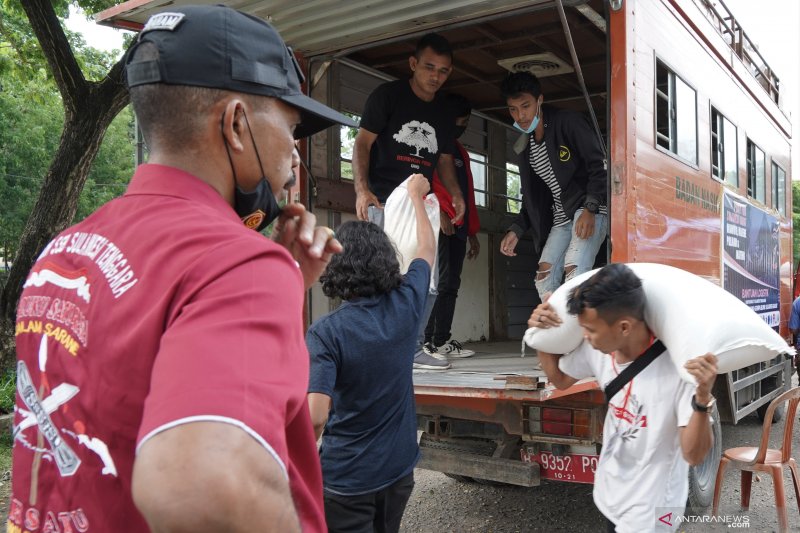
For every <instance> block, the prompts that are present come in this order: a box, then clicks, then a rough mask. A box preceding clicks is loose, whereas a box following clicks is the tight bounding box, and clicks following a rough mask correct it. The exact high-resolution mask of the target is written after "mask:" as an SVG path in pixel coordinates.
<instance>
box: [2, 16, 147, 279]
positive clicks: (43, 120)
mask: <svg viewBox="0 0 800 533" xmlns="http://www.w3.org/2000/svg"><path fill="white" fill-rule="evenodd" d="M2 9H3V11H2V14H3V25H2V33H0V38H2V39H3V41H4V43H5V44H6V46H5V47H3V46H2V44H0V72H2V73H3V77H2V80H3V82H2V90H0V116H2V117H3V120H2V121H0V205H2V206H3V209H2V210H0V258H1V259H2V260H0V269H7V268H8V263H9V262H10V261H12V260H13V258H14V256H15V255H16V253H17V244H18V243H19V240H20V237H21V235H22V231H23V229H24V227H25V223H26V221H27V219H28V217H29V215H30V213H31V210H32V209H33V205H34V202H35V201H36V197H37V196H38V194H39V189H40V188H41V184H42V180H43V179H44V176H45V174H46V173H47V170H48V167H49V166H50V162H51V159H52V157H53V154H54V153H55V151H56V149H57V147H58V143H59V138H60V136H61V131H62V129H63V127H64V108H63V104H62V101H61V96H60V94H59V91H58V88H57V87H56V84H55V82H54V80H53V78H52V76H51V75H50V74H49V72H48V70H47V68H46V65H45V62H44V58H43V56H42V54H41V50H39V49H38V48H37V47H36V46H33V45H34V44H35V43H36V39H35V38H34V37H33V36H32V35H30V28H29V27H28V28H27V29H26V25H25V20H24V16H22V15H21V14H19V13H16V12H15V11H13V9H9V8H7V7H6V5H5V4H3V7H2ZM67 37H68V39H69V41H70V44H71V46H72V48H73V50H74V51H75V57H76V59H77V60H78V63H79V64H80V65H81V68H82V70H83V71H84V72H85V73H86V75H87V78H90V79H96V80H97V79H102V77H103V76H104V75H105V74H106V73H107V72H108V69H109V68H110V67H111V65H113V64H114V57H113V55H112V54H109V53H108V52H104V51H100V50H96V49H94V48H92V47H89V46H87V45H86V42H85V41H84V39H83V37H82V36H81V35H79V34H75V33H72V32H67ZM12 43H13V44H12ZM23 54H25V56H23ZM133 128H134V124H133V116H132V113H131V111H130V110H129V109H128V108H126V109H125V110H124V111H123V112H122V113H120V114H119V115H118V116H117V117H116V119H114V121H113V122H112V123H111V125H110V126H109V129H108V131H107V132H106V136H105V137H104V139H103V143H102V145H101V147H100V150H99V152H98V155H97V157H96V159H95V160H94V162H93V164H92V169H91V171H90V173H89V176H88V178H87V181H86V185H85V187H84V189H83V191H82V192H81V196H80V198H79V200H78V211H77V214H76V217H75V218H76V220H80V219H83V218H85V217H86V216H87V215H89V214H90V213H91V212H92V211H94V210H95V209H97V207H99V206H100V205H102V204H103V203H105V202H107V201H108V200H110V199H112V198H114V197H115V196H118V195H120V194H122V193H123V192H124V191H125V186H126V184H127V181H128V180H129V179H130V176H131V174H132V171H133V167H134V157H133V154H134V152H133V142H134V141H133V132H134V130H133Z"/></svg>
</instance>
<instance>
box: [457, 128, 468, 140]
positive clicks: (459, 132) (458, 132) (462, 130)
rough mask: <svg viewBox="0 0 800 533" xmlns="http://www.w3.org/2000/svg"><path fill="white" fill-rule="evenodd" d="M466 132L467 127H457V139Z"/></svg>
mask: <svg viewBox="0 0 800 533" xmlns="http://www.w3.org/2000/svg"><path fill="white" fill-rule="evenodd" d="M465 131H467V127H466V126H456V139H458V138H459V137H461V136H462V135H464V132H465Z"/></svg>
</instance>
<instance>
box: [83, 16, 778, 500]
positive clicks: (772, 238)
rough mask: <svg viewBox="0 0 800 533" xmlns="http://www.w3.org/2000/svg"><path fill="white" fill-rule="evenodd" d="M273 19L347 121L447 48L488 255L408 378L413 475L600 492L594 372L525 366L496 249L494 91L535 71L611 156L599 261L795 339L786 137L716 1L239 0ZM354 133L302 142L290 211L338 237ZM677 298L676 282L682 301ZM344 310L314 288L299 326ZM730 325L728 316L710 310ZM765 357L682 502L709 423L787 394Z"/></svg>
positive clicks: (514, 274) (505, 175)
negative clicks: (313, 217) (571, 376)
mask: <svg viewBox="0 0 800 533" xmlns="http://www.w3.org/2000/svg"><path fill="white" fill-rule="evenodd" d="M182 3H189V2H188V1H186V0H131V1H129V2H125V3H123V4H120V5H117V6H115V7H113V8H111V9H109V10H107V11H104V12H102V13H100V14H98V15H97V16H96V19H97V20H98V22H99V23H101V24H107V25H112V26H116V27H121V28H127V29H134V30H136V29H140V28H141V27H142V24H143V23H144V22H145V21H146V20H147V18H148V17H149V15H151V14H153V13H155V12H158V11H165V10H169V9H171V8H173V7H174V6H175V5H180V4H182ZM227 3H228V4H229V5H231V6H232V7H234V8H239V9H243V10H245V11H249V12H251V13H252V14H254V15H256V16H261V17H264V18H266V19H268V20H270V21H271V22H272V23H273V24H274V25H275V26H276V27H277V28H278V30H279V31H280V32H281V35H282V36H283V37H284V39H286V41H287V42H288V43H289V44H290V45H291V46H292V47H293V49H294V50H295V52H296V54H297V56H298V58H299V59H300V61H301V63H302V64H303V65H304V68H305V69H306V73H307V76H306V84H305V89H306V91H307V92H308V94H310V95H311V96H312V97H314V98H317V99H318V100H321V101H323V102H325V103H327V104H328V105H331V106H333V107H335V108H337V109H340V110H341V111H344V112H347V113H350V114H352V115H354V116H356V117H357V116H358V115H360V113H361V111H362V110H363V106H364V102H365V100H366V97H367V95H369V93H370V92H371V91H372V90H373V89H374V88H375V87H376V86H377V85H378V84H380V83H382V82H384V81H386V80H391V79H398V78H404V77H407V76H408V75H409V67H408V57H409V56H410V55H411V54H413V51H414V44H415V42H416V41H417V40H418V38H419V37H420V36H421V35H422V34H424V33H427V32H429V31H436V32H439V33H441V34H442V35H444V36H445V37H446V38H447V39H448V40H449V41H450V42H451V44H452V45H453V50H454V62H453V72H452V73H451V74H450V76H449V78H448V80H447V83H446V85H445V86H444V90H446V91H452V92H457V93H459V94H462V95H463V96H466V97H467V98H468V99H469V100H470V101H471V102H472V103H473V107H474V112H473V115H472V118H471V120H470V125H469V128H468V129H467V131H466V133H465V134H464V135H463V136H462V137H461V141H462V143H463V144H464V145H465V146H466V147H467V149H468V150H469V153H470V158H471V162H470V164H471V168H472V171H473V176H474V180H475V187H476V201H477V204H478V207H479V213H480V220H481V232H480V233H479V235H478V237H479V241H480V243H481V248H482V251H481V255H480V256H479V258H478V259H477V260H476V261H470V262H467V265H466V266H465V269H464V273H463V275H462V286H461V291H460V293H459V304H458V307H457V310H456V319H455V321H454V324H453V334H454V335H456V336H458V337H459V338H462V339H470V340H472V341H476V342H474V343H470V344H469V347H470V348H473V349H475V350H476V352H477V354H476V355H475V357H472V358H469V359H462V360H456V361H454V363H453V367H452V368H451V369H450V370H448V371H444V372H419V373H415V392H416V403H417V412H418V420H419V429H420V432H421V440H420V444H421V447H422V450H423V459H422V463H421V466H422V467H425V468H430V469H434V470H439V471H441V472H444V473H446V474H448V475H450V476H452V477H456V478H459V479H462V480H468V479H469V480H488V481H491V482H503V483H512V484H517V485H524V486H535V485H539V484H541V483H542V481H543V480H551V481H563V482H575V483H592V482H593V479H594V470H595V467H596V464H597V458H598V454H599V447H600V443H601V442H602V438H601V437H602V426H603V419H604V415H605V409H606V407H605V403H604V400H603V394H602V391H601V390H600V389H599V388H598V386H597V383H596V382H594V381H592V380H587V381H583V382H579V383H577V384H576V385H574V386H573V387H571V388H570V389H569V390H565V391H558V390H555V389H554V388H553V387H552V386H550V385H549V384H548V383H547V380H546V377H545V376H544V374H543V373H542V372H541V370H538V369H537V365H536V357H535V354H534V353H533V352H532V351H530V350H529V353H528V354H527V356H526V357H520V349H519V340H518V339H520V338H521V337H522V333H523V332H524V329H525V327H526V326H525V322H526V320H527V318H528V316H529V315H530V312H531V310H532V308H533V307H535V305H536V304H538V296H537V294H536V290H535V288H534V283H533V276H534V272H535V270H536V264H537V262H538V258H537V257H536V255H535V253H534V251H533V245H532V243H531V242H530V241H529V240H526V239H523V240H521V242H520V244H519V245H518V247H517V252H518V255H517V257H514V258H508V257H505V256H503V255H501V254H500V253H499V243H500V240H501V239H502V237H503V235H504V233H505V231H506V229H507V228H508V226H509V225H510V220H511V217H512V216H513V214H514V213H515V212H517V211H519V175H518V169H517V168H516V167H515V164H516V157H515V155H514V154H513V152H512V146H513V144H514V142H515V141H516V140H517V138H518V136H519V134H518V133H516V132H515V131H514V130H513V129H512V128H510V124H511V122H512V121H511V120H510V118H509V115H508V112H507V109H506V105H505V102H504V100H503V98H502V96H501V94H500V91H499V85H500V81H501V80H502V79H503V77H504V76H505V75H506V74H507V73H508V72H509V71H518V70H528V71H531V72H534V73H535V74H536V75H537V76H538V77H539V78H540V80H541V82H542V88H543V93H544V100H545V103H547V104H551V105H554V106H559V107H564V108H569V109H573V110H577V111H580V112H585V113H587V115H588V116H590V117H591V118H592V123H593V124H595V127H596V129H597V134H598V136H599V137H600V138H601V139H602V142H603V144H604V145H605V146H606V148H607V170H608V187H609V189H608V198H609V217H610V224H609V226H610V231H609V236H608V239H607V243H606V246H605V247H604V248H603V250H602V251H601V253H600V256H599V257H598V263H604V262H606V261H609V260H610V261H616V262H652V263H664V264H669V265H673V266H676V267H679V268H682V269H685V270H688V271H690V272H693V273H695V274H697V275H699V276H702V277H704V278H706V279H708V280H710V281H712V282H715V283H717V284H719V285H721V286H722V287H724V288H725V289H726V290H728V291H730V292H732V293H733V294H735V295H736V296H737V297H739V298H741V299H742V300H743V301H744V302H745V303H747V304H748V305H749V306H750V307H751V308H752V309H753V310H754V311H755V312H756V313H758V314H759V315H760V316H761V317H762V318H763V319H764V320H765V321H766V322H767V323H768V324H770V325H771V326H773V327H774V328H776V330H777V331H779V332H780V334H781V335H782V336H783V337H785V338H786V339H787V340H788V339H789V331H788V329H787V321H788V317H789V312H790V308H791V302H792V268H791V261H792V219H791V212H792V206H791V198H792V195H791V188H790V184H791V176H790V153H791V150H790V147H791V125H790V121H789V119H788V117H787V115H786V113H785V112H784V110H783V104H784V99H785V98H786V97H785V95H784V94H783V93H782V92H781V85H780V80H779V78H778V76H777V74H776V73H775V72H774V71H773V70H772V68H770V66H769V65H768V64H767V62H766V61H765V59H764V58H763V57H762V56H761V54H760V53H759V52H758V50H757V49H756V47H755V46H754V45H753V43H752V41H751V40H750V38H749V37H748V35H747V33H746V32H745V31H744V30H743V28H742V26H741V25H740V23H739V22H740V21H739V20H737V19H736V18H735V17H734V16H733V14H732V13H731V12H730V11H729V10H728V8H727V7H726V6H725V3H724V1H723V0H714V1H711V0H608V1H603V0H494V1H492V2H479V1H466V0H443V1H437V2H426V3H422V4H421V3H419V2H418V1H415V0H392V1H378V2H375V1H372V0H370V1H368V0H352V1H348V2H315V1H311V0H293V1H292V2H285V1H282V0H276V1H275V2H244V1H241V0H230V1H229V2H227ZM353 135H354V132H353V131H347V130H345V129H342V130H328V131H326V132H322V133H321V134H318V135H315V136H314V137H313V138H311V139H310V140H309V141H307V142H304V143H303V145H302V146H301V148H302V153H303V155H304V156H305V159H306V160H307V161H309V165H308V168H307V169H306V170H305V171H304V172H303V175H302V176H301V178H302V179H300V180H299V189H298V190H297V191H296V199H297V200H298V201H302V202H303V203H305V204H306V205H307V206H308V208H309V209H313V210H314V211H315V212H316V214H317V217H318V219H319V220H321V222H322V223H325V224H327V225H329V226H331V227H336V226H337V225H338V224H340V223H342V222H343V221H345V220H350V219H353V218H355V217H354V206H355V196H354V192H353V185H352V169H351V167H350V157H351V151H350V150H351V147H352V138H353ZM679 290H680V287H676V291H679ZM335 305H336V302H331V301H329V300H328V299H327V298H325V297H324V296H323V295H322V293H321V291H320V290H319V289H318V288H315V289H313V290H312V291H310V293H309V296H308V305H307V312H308V318H309V320H313V319H314V318H316V317H317V316H320V315H321V314H323V313H325V312H327V311H329V310H330V309H332V308H333V307H334V306H335ZM718 318H719V322H720V327H724V323H725V317H718ZM790 373H791V366H790V362H789V360H788V358H786V357H784V356H781V357H778V358H776V359H775V360H773V361H769V362H766V363H760V364H758V365H754V366H752V367H747V368H742V369H739V370H736V371H734V372H731V373H729V374H724V375H720V376H719V377H718V380H717V383H716V390H715V396H716V397H717V398H718V403H717V405H718V408H719V416H717V417H715V419H716V421H717V424H716V426H715V431H716V434H717V439H716V446H715V449H714V450H713V453H710V454H709V456H708V458H707V460H706V462H705V463H704V464H702V465H700V466H699V467H697V468H694V469H692V471H691V474H690V481H691V498H690V500H691V501H690V503H691V504H692V505H694V506H698V507H702V506H707V505H708V504H709V502H710V500H711V496H712V493H713V484H714V477H715V474H716V465H717V463H718V458H719V454H720V449H719V446H720V438H719V437H720V431H721V428H720V424H719V420H720V419H722V421H725V422H729V423H736V422H738V421H739V420H740V419H741V418H742V417H744V416H747V415H749V414H751V413H761V415H762V416H763V413H764V410H765V408H766V406H767V404H768V403H769V401H770V400H771V399H772V398H774V397H775V396H776V395H777V394H779V393H780V392H781V391H783V390H784V389H785V388H786V387H787V386H788V384H789V383H790Z"/></svg>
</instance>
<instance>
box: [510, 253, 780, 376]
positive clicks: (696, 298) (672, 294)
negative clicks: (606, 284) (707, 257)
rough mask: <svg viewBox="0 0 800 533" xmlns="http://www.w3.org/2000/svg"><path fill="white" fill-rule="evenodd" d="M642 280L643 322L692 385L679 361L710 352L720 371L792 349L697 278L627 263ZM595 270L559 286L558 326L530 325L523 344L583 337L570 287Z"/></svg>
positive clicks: (558, 345)
mask: <svg viewBox="0 0 800 533" xmlns="http://www.w3.org/2000/svg"><path fill="white" fill-rule="evenodd" d="M628 266H629V267H630V268H631V269H632V270H633V271H634V273H636V275H637V276H639V278H641V280H642V287H643V288H644V292H645V295H646V296H647V305H646V306H645V320H646V321H647V324H648V325H649V326H650V328H651V329H652V330H653V333H654V334H655V335H656V336H657V337H658V338H659V339H661V341H662V342H663V343H664V345H665V346H666V347H667V350H668V351H669V353H670V356H671V357H672V361H673V363H674V364H675V366H676V367H677V369H678V372H679V373H680V375H681V377H682V378H683V379H684V380H686V381H688V382H689V383H694V380H693V379H692V377H691V375H690V374H689V373H688V372H686V370H685V369H684V368H683V364H684V363H685V362H686V361H688V360H689V359H692V358H694V357H697V356H699V355H703V354H706V353H709V352H710V353H713V354H715V355H716V356H717V358H718V363H717V365H718V372H719V373H720V374H724V373H727V372H730V371H731V370H735V369H738V368H742V367H745V366H748V365H752V364H754V363H758V362H761V361H766V360H769V359H772V358H773V357H775V356H777V355H778V354H780V353H794V348H792V347H790V346H789V345H788V344H786V341H785V340H784V339H783V338H782V337H781V336H780V335H779V334H778V333H776V332H775V331H774V330H773V329H772V328H770V327H769V326H768V325H767V324H766V323H765V322H764V321H763V320H762V319H761V317H759V316H758V315H757V314H756V313H755V312H754V311H753V310H751V309H750V308H749V307H747V305H745V304H744V303H743V302H742V301H740V300H739V299H737V298H736V297H735V296H733V295H732V294H730V293H729V292H727V291H726V290H724V289H722V288H721V287H719V286H717V285H715V284H714V283H712V282H710V281H707V280H705V279H703V278H701V277H699V276H696V275H694V274H691V273H689V272H686V271H684V270H681V269H679V268H675V267H671V266H667V265H660V264H655V263H630V264H628ZM595 272H597V271H596V270H593V271H591V272H586V273H584V274H581V275H580V276H576V277H575V278H573V279H571V280H570V281H569V282H567V283H565V284H564V285H562V286H561V287H559V288H558V289H557V290H556V291H555V292H553V294H552V296H551V297H550V300H549V302H550V304H551V305H552V306H553V308H554V309H555V311H556V312H557V313H558V316H559V317H561V320H562V324H561V325H560V326H559V327H557V328H549V329H539V328H530V329H528V331H526V332H525V342H526V344H528V346H530V347H532V348H535V349H537V350H542V351H544V352H548V353H568V352H571V351H572V350H574V349H575V348H577V347H578V346H579V345H580V343H581V342H582V341H583V332H582V331H581V327H580V325H578V319H577V317H575V316H572V315H569V314H568V313H567V299H568V297H569V294H570V292H571V291H572V289H573V288H574V287H576V286H578V285H579V284H581V283H582V282H583V281H584V280H586V279H588V278H590V277H591V276H592V275H593V274H594V273H595Z"/></svg>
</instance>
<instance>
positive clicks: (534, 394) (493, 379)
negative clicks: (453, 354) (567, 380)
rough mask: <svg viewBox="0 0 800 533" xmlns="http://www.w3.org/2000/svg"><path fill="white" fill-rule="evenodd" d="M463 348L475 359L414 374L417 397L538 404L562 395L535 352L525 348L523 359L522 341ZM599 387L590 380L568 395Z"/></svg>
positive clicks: (571, 390) (576, 386)
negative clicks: (505, 399) (493, 398)
mask: <svg viewBox="0 0 800 533" xmlns="http://www.w3.org/2000/svg"><path fill="white" fill-rule="evenodd" d="M464 348H468V349H470V350H475V355H474V356H472V357H465V358H450V359H449V361H450V364H451V365H452V366H451V368H449V369H447V370H414V391H415V393H416V394H417V395H418V396H419V395H435V396H464V397H469V396H478V397H486V396H487V395H489V396H493V395H497V396H504V397H509V396H515V397H518V398H519V399H523V398H522V397H527V398H529V399H535V400H543V399H546V398H552V397H557V396H561V395H563V393H562V392H561V391H558V390H556V389H554V388H553V386H552V385H550V384H548V381H547V376H546V375H545V373H544V372H543V371H542V370H541V368H540V366H539V358H538V357H537V356H536V351H535V350H533V349H531V348H528V347H526V349H525V357H522V356H521V341H502V342H475V343H469V344H465V345H464ZM596 387H597V385H596V382H595V381H594V380H587V382H586V383H583V382H579V383H577V384H575V385H574V386H573V387H571V388H570V389H569V393H574V392H578V391H580V390H586V389H589V388H596ZM565 392H566V391H565Z"/></svg>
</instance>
